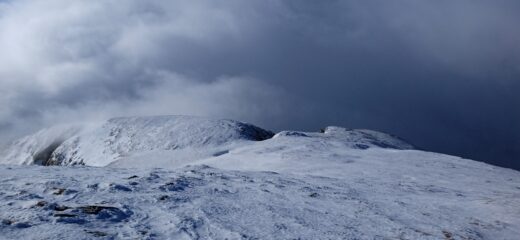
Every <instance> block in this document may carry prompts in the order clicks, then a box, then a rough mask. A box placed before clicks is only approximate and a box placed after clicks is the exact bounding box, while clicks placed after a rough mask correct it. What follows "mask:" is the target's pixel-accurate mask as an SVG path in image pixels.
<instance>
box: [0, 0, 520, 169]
mask: <svg viewBox="0 0 520 240" xmlns="http://www.w3.org/2000/svg"><path fill="white" fill-rule="evenodd" d="M519 13H520V4H519V3H518V1H469V0H468V1H445V0H441V1H411V0H410V1H405V0H402V1H275V0H270V1H225V2H215V1H196V2H194V1H145V2H143V1H118V2H112V3H110V2H104V1H64V0H50V1H27V0H22V1H8V2H4V3H2V2H1V1H0V46H1V47H2V54H1V55H0V94H1V95H0V103H1V106H2V108H1V109H0V129H1V131H2V132H4V133H5V134H7V132H8V131H7V130H8V129H11V130H12V129H16V130H17V131H16V132H19V130H20V129H25V130H26V131H28V130H29V129H32V128H37V127H41V126H42V125H49V124H53V123H56V122H65V121H75V120H83V119H98V118H106V117H110V116H114V115H140V114H197V115H208V116H214V117H227V118H236V119H240V120H246V121H251V122H255V123H258V124H260V125H263V126H265V127H270V128H274V129H288V128H291V129H305V130H316V129H318V128H320V127H323V126H324V125H328V124H335V125H342V126H347V127H363V128H373V129H379V130H383V131H387V132H391V133H394V134H396V135H399V136H401V137H403V138H406V139H408V140H410V141H411V142H413V143H415V144H416V145H418V146H420V147H422V148H425V149H429V150H434V151H441V152H446V153H451V154H456V155H462V156H465V157H470V158H473V159H478V160H483V161H487V162H490V163H494V164H499V165H502V166H508V167H515V168H518V169H520V162H519V161H520V159H519V158H520V142H519V140H518V139H519V138H520V124H519V122H520V94H519V93H520V28H518V27H517V26H516V25H517V23H518V22H520V14H519ZM28 126H31V127H28Z"/></svg>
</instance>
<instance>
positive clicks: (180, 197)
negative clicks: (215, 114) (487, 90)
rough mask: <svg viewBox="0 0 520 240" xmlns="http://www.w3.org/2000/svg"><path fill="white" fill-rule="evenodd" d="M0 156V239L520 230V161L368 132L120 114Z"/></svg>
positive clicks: (56, 131)
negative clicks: (424, 147)
mask: <svg viewBox="0 0 520 240" xmlns="http://www.w3.org/2000/svg"><path fill="white" fill-rule="evenodd" d="M3 156H6V157H5V158H4V159H3V160H2V161H3V163H7V164H9V165H0V176H2V177H1V179H0V220H1V221H2V222H1V223H0V239H511V240H518V239H520V173H519V172H518V171H514V170H510V169H505V168H500V167H495V166H491V165H488V164H484V163H480V162H475V161H472V160H466V159H461V158H458V157H453V156H448V155H444V154H438V153H431V152H424V151H420V150H414V148H413V146H411V145H409V144H408V143H406V142H404V141H402V140H400V139H397V138H395V137H392V136H390V135H387V134H384V133H379V132H375V131H370V130H347V129H345V128H339V127H328V128H326V129H324V130H323V131H322V132H320V133H306V132H295V131H283V132H280V133H278V134H276V135H274V136H273V137H272V134H271V133H270V132H269V131H266V130H262V129H260V128H258V127H255V126H253V125H250V124H245V123H240V122H236V121H230V120H210V119H205V118H196V117H182V116H168V117H146V118H118V119H113V120H109V121H108V122H106V123H101V124H98V125H93V126H89V127H86V126H66V127H57V128H52V129H47V130H43V131H41V132H39V133H37V134H35V135H32V136H28V137H25V138H23V139H21V140H19V141H17V142H15V143H13V145H11V146H10V147H9V148H8V149H7V151H6V153H5V154H4V155H3ZM27 164H28V165H32V166H20V165H27ZM34 165H69V166H34ZM70 165H72V166H70ZM83 165H87V166H83ZM93 166H104V167H93Z"/></svg>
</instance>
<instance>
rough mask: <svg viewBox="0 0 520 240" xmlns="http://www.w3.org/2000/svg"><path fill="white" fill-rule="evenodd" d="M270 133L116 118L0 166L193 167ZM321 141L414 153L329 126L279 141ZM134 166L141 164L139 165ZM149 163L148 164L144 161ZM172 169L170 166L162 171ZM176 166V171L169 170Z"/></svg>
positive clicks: (374, 135)
mask: <svg viewBox="0 0 520 240" xmlns="http://www.w3.org/2000/svg"><path fill="white" fill-rule="evenodd" d="M273 135H274V134H273V133H272V132H270V131H267V130H264V129H261V128H259V127H256V126H254V125H251V124H247V123H242V122H238V121H233V120H214V119H208V118H202V117H192V116H157V117H128V118H114V119H110V120H108V121H106V122H104V123H98V124H89V125H80V124H76V125H65V126H55V127H52V128H49V129H44V130H41V131H39V132H37V133H35V134H33V135H29V136H26V137H24V138H22V139H19V140H17V141H15V142H14V143H12V144H11V145H10V146H9V147H8V148H7V151H6V153H5V154H2V156H4V159H3V160H0V163H2V162H3V163H9V164H24V165H33V164H34V165H78V164H80V165H89V166H106V165H109V164H111V163H113V162H116V161H117V162H122V161H125V160H128V161H132V160H134V158H135V157H138V158H139V159H143V158H161V161H163V162H164V158H167V159H170V160H172V161H171V163H172V164H174V165H175V163H178V162H179V159H182V162H186V163H192V162H193V161H194V160H198V159H202V158H208V157H212V156H216V155H220V154H222V153H225V152H228V151H230V149H234V148H237V147H240V146H244V145H248V144H251V143H254V142H255V141H262V140H267V139H270V138H271V137H273ZM282 135H283V136H307V137H321V138H322V139H324V140H327V141H341V142H343V143H344V145H345V147H349V148H357V149H367V148H370V147H382V148H395V149H412V148H413V147H412V146H411V145H410V144H408V143H406V142H404V141H402V140H400V139H398V138H396V137H392V136H390V135H388V134H384V133H380V132H376V131H370V130H347V129H345V128H341V127H327V128H325V129H324V130H323V132H322V133H301V132H290V131H283V132H281V133H278V134H277V136H282ZM139 159H138V160H136V161H140V160H139ZM148 162H149V161H148ZM164 167H172V166H164ZM173 167H175V166H173Z"/></svg>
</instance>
